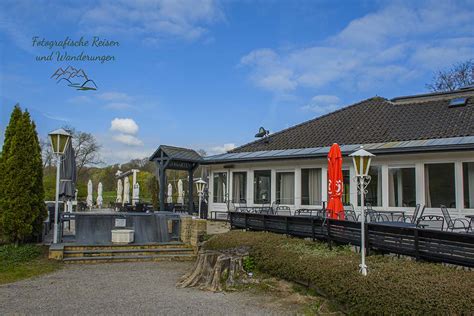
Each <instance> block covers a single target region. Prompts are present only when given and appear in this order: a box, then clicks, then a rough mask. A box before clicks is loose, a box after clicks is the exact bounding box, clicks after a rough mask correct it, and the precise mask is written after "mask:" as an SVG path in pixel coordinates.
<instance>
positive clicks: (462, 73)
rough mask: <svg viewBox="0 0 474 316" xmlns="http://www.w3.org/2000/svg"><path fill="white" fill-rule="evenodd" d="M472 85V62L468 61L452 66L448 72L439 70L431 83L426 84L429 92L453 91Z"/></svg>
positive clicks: (473, 72) (473, 70)
mask: <svg viewBox="0 0 474 316" xmlns="http://www.w3.org/2000/svg"><path fill="white" fill-rule="evenodd" d="M473 84H474V62H473V60H472V59H471V60H468V61H465V62H462V63H458V64H455V65H453V66H452V67H451V68H450V69H448V70H440V71H438V73H437V74H436V75H435V76H434V78H433V81H432V82H431V83H430V84H427V85H426V86H427V88H428V89H430V90H431V91H434V92H438V91H453V90H457V89H459V88H462V87H466V86H471V85H473Z"/></svg>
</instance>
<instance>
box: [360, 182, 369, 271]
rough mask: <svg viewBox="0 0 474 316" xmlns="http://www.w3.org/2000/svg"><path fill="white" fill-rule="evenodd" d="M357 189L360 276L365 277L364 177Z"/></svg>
mask: <svg viewBox="0 0 474 316" xmlns="http://www.w3.org/2000/svg"><path fill="white" fill-rule="evenodd" d="M358 181H359V183H358V184H359V189H360V205H361V207H362V212H361V223H360V225H361V229H360V254H361V264H360V273H362V275H364V276H366V275H367V266H366V265H365V210H364V189H365V188H364V177H359V179H358Z"/></svg>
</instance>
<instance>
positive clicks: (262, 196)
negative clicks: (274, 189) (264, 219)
mask: <svg viewBox="0 0 474 316" xmlns="http://www.w3.org/2000/svg"><path fill="white" fill-rule="evenodd" d="M271 183H272V172H271V171H270V170H259V171H254V183H253V188H254V191H253V193H254V194H253V196H254V198H253V200H254V203H255V204H268V203H270V193H271Z"/></svg>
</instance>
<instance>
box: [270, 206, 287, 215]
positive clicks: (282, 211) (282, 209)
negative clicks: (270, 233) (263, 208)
mask: <svg viewBox="0 0 474 316" xmlns="http://www.w3.org/2000/svg"><path fill="white" fill-rule="evenodd" d="M274 214H276V215H285V216H291V209H290V207H289V206H283V205H281V206H280V205H279V206H277V207H276V210H275V211H274Z"/></svg>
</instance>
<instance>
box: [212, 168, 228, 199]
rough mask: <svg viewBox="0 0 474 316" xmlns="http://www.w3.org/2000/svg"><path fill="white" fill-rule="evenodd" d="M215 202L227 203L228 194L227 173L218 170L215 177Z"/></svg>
mask: <svg viewBox="0 0 474 316" xmlns="http://www.w3.org/2000/svg"><path fill="white" fill-rule="evenodd" d="M213 180H214V181H213V186H214V190H213V195H214V203H225V202H226V194H227V173H225V172H216V173H214V179H213Z"/></svg>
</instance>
